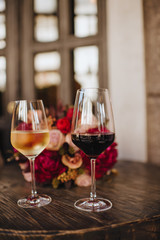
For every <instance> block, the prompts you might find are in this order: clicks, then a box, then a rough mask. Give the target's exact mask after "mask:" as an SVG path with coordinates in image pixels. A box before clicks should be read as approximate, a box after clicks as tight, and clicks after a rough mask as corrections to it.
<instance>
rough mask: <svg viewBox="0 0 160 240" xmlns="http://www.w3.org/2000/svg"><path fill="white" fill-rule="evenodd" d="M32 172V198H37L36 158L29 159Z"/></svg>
mask: <svg viewBox="0 0 160 240" xmlns="http://www.w3.org/2000/svg"><path fill="white" fill-rule="evenodd" d="M29 162H30V171H31V198H32V199H33V198H36V197H37V190H36V183H35V158H29Z"/></svg>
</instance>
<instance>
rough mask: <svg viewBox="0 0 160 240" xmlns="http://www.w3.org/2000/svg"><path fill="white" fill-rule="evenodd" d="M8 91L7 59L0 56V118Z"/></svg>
mask: <svg viewBox="0 0 160 240" xmlns="http://www.w3.org/2000/svg"><path fill="white" fill-rule="evenodd" d="M5 91H6V58H5V57H4V56H0V116H2V115H3V101H4V99H3V96H4V94H5Z"/></svg>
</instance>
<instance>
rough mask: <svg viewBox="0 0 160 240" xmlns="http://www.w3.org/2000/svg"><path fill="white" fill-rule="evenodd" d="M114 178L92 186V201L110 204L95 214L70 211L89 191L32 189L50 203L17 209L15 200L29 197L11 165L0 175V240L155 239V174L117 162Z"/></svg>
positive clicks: (158, 217)
mask: <svg viewBox="0 0 160 240" xmlns="http://www.w3.org/2000/svg"><path fill="white" fill-rule="evenodd" d="M116 169H117V170H118V175H116V176H112V177H111V178H110V179H109V180H108V179H107V180H103V181H102V180H100V181H97V195H98V196H99V197H103V198H108V199H110V200H111V201H112V203H113V207H112V208H111V209H110V210H108V211H105V212H101V213H88V212H83V211H79V210H77V209H75V208H74V205H73V204H74V202H75V200H77V199H79V198H83V197H88V196H89V192H90V188H88V187H87V188H80V187H73V188H71V189H63V188H60V189H57V190H54V189H53V188H51V187H38V193H45V194H48V195H50V196H51V197H52V202H51V203H50V204H49V205H48V206H45V207H41V208H35V209H23V208H20V207H18V205H17V200H18V199H19V198H21V197H24V196H27V195H28V194H29V193H30V184H29V183H27V182H25V181H24V179H23V176H22V174H21V170H20V169H19V167H18V166H17V165H13V164H9V165H7V166H5V167H4V168H3V169H2V171H1V173H0V240H1V239H4V240H5V239H7V240H10V239H23V240H24V239H26V240H32V239H36V240H41V239H45V240H51V239H54V240H57V239H60V240H61V239H65V240H68V239H77V240H82V239H96V240H103V239H106V240H108V239H109V240H121V239H122V240H126V239H129V240H132V239H133V240H143V239H145V240H146V239H148V240H151V239H160V168H159V167H156V166H154V165H151V164H143V163H133V162H129V161H120V162H119V163H117V165H116Z"/></svg>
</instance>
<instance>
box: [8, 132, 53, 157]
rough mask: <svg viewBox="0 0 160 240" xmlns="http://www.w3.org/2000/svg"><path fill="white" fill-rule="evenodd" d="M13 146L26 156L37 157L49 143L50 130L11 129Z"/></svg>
mask: <svg viewBox="0 0 160 240" xmlns="http://www.w3.org/2000/svg"><path fill="white" fill-rule="evenodd" d="M11 143H12V146H13V147H14V148H15V149H17V151H19V152H20V153H22V154H23V155H24V156H26V157H36V156H37V155H39V154H40V153H41V152H42V151H43V150H44V149H45V147H46V146H47V145H48V143H49V131H48V130H41V131H33V130H27V131H11Z"/></svg>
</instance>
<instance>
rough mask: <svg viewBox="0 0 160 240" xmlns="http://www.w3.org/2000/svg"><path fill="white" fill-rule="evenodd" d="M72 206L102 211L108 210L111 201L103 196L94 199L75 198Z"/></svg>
mask: <svg viewBox="0 0 160 240" xmlns="http://www.w3.org/2000/svg"><path fill="white" fill-rule="evenodd" d="M74 206H75V207H76V208H78V209H79V210H82V211H87V212H102V211H106V210H109V209H110V208H111V207H112V203H111V201H109V200H108V199H104V198H95V199H94V200H92V199H90V198H83V199H80V200H77V201H76V202H75V203H74Z"/></svg>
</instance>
